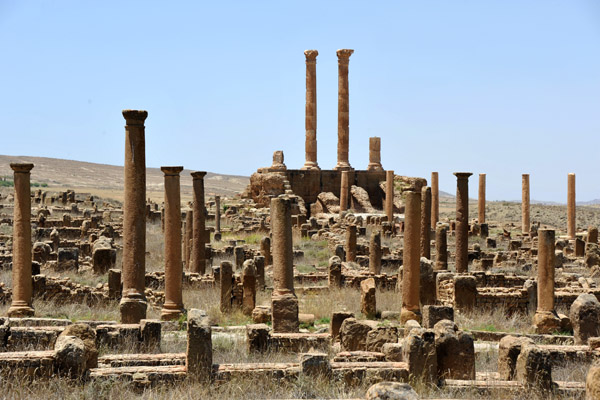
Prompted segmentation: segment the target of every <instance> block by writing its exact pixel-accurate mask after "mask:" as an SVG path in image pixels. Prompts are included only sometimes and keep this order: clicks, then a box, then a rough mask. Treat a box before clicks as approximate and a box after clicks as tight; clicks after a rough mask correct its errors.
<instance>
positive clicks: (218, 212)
mask: <svg viewBox="0 0 600 400" xmlns="http://www.w3.org/2000/svg"><path fill="white" fill-rule="evenodd" d="M215 240H216V241H217V242H218V241H219V240H221V196H215Z"/></svg>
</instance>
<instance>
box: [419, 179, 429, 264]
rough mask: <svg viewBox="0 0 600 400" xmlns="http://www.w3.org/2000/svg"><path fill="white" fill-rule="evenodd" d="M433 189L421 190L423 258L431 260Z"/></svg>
mask: <svg viewBox="0 0 600 400" xmlns="http://www.w3.org/2000/svg"><path fill="white" fill-rule="evenodd" d="M430 224H431V188H430V187H429V186H424V187H423V188H421V257H425V258H427V259H428V260H430V259H431V225H430Z"/></svg>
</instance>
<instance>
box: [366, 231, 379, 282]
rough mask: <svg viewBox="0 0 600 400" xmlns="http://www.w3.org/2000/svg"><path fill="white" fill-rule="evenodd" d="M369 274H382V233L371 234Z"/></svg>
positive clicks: (374, 232)
mask: <svg viewBox="0 0 600 400" xmlns="http://www.w3.org/2000/svg"><path fill="white" fill-rule="evenodd" d="M369 272H370V273H372V274H375V275H379V274H381V232H380V231H373V232H371V240H370V242H369Z"/></svg>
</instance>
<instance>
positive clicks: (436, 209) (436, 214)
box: [431, 172, 440, 227]
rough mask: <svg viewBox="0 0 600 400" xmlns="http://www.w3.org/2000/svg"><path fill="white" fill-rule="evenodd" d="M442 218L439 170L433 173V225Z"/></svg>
mask: <svg viewBox="0 0 600 400" xmlns="http://www.w3.org/2000/svg"><path fill="white" fill-rule="evenodd" d="M439 220H440V188H439V177H438V173H437V172H432V173H431V226H433V227H435V226H436V225H437V223H438V221H439Z"/></svg>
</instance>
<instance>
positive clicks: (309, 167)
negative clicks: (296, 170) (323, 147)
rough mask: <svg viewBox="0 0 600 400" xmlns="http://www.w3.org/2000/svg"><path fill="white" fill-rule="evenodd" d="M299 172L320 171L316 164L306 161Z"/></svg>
mask: <svg viewBox="0 0 600 400" xmlns="http://www.w3.org/2000/svg"><path fill="white" fill-rule="evenodd" d="M300 169H301V170H315V171H320V170H321V168H319V166H318V165H317V163H316V162H312V161H307V162H305V163H304V165H303V166H302V168H300Z"/></svg>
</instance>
